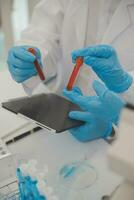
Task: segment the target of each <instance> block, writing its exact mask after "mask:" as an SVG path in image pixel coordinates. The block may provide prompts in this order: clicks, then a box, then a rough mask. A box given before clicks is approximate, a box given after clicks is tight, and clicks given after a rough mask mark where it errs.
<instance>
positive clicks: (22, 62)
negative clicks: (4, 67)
mask: <svg viewBox="0 0 134 200" xmlns="http://www.w3.org/2000/svg"><path fill="white" fill-rule="evenodd" d="M29 48H30V46H16V47H13V48H11V49H10V50H9V53H8V59H7V63H8V67H9V71H10V73H11V75H12V78H13V79H14V80H15V81H16V82H18V83H22V82H23V81H25V80H27V79H29V78H31V77H32V76H35V75H36V74H37V71H36V68H35V66H34V61H35V59H38V62H39V63H40V65H41V66H42V64H41V54H40V51H39V49H38V48H36V47H33V48H34V49H35V51H36V56H34V55H33V54H32V53H30V52H28V51H27V50H28V49H29Z"/></svg>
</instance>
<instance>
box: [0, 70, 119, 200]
mask: <svg viewBox="0 0 134 200" xmlns="http://www.w3.org/2000/svg"><path fill="white" fill-rule="evenodd" d="M0 81H1V84H0V94H1V97H0V101H1V102H2V101H3V100H5V99H8V98H13V97H15V98H16V97H20V96H24V95H25V93H24V91H23V89H22V88H21V86H20V85H18V84H16V83H15V82H14V81H12V79H11V77H10V75H9V73H8V71H6V70H5V71H3V72H1V73H0ZM27 123H28V122H27V120H22V119H19V118H17V116H15V115H13V114H11V113H9V112H7V111H5V110H4V111H3V110H1V109H0V137H2V138H4V137H5V135H8V136H9V135H10V133H12V134H13V133H14V132H16V129H17V130H20V129H22V128H23V129H24V128H26V126H27ZM30 126H32V125H31V123H30ZM12 134H11V135H12ZM11 135H10V139H11ZM108 147H109V145H108V144H107V143H106V142H105V141H103V140H96V141H94V142H89V143H80V142H78V141H77V140H75V138H73V137H72V136H71V135H70V134H69V132H65V133H61V134H57V135H56V134H55V135H54V134H51V133H48V131H46V130H40V131H38V132H35V133H34V134H31V135H29V136H27V137H24V138H22V139H20V140H19V141H17V142H14V143H12V144H10V145H8V148H9V151H10V152H11V153H12V154H13V156H14V157H15V160H18V159H19V160H21V159H22V160H23V159H24V158H25V159H36V160H37V161H38V164H39V166H43V165H44V164H47V165H48V167H49V174H50V176H49V177H51V178H50V179H51V180H53V181H55V179H56V176H55V174H56V173H57V172H58V169H59V168H61V167H62V166H63V165H65V164H67V163H70V162H71V161H76V160H78V161H80V160H82V159H84V157H85V156H87V158H88V160H89V162H90V164H91V165H92V166H93V167H94V168H95V170H96V172H97V180H96V182H95V183H94V184H93V185H92V186H91V187H90V188H87V198H86V199H89V197H90V199H93V200H100V199H101V197H102V196H103V195H105V194H111V193H112V191H113V190H114V189H115V188H116V187H117V186H118V185H119V184H120V181H121V178H120V177H117V176H116V175H115V174H113V173H112V172H110V170H109V168H108V166H107V159H106V158H107V157H106V154H107V150H108ZM10 164H11V163H10ZM1 173H2V170H1ZM86 199H85V200H86ZM77 200H78V199H77ZM81 200H82V199H81Z"/></svg>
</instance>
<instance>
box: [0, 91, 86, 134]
mask: <svg viewBox="0 0 134 200" xmlns="http://www.w3.org/2000/svg"><path fill="white" fill-rule="evenodd" d="M2 106H3V107H4V108H5V109H7V110H9V111H11V112H14V113H15V114H22V115H24V116H25V117H26V118H29V119H31V120H33V121H34V122H36V123H37V124H38V125H39V126H41V127H43V126H44V127H49V128H50V129H52V130H55V131H56V132H57V133H59V132H63V131H65V130H68V129H70V128H73V127H77V126H80V125H82V124H83V123H82V122H80V121H76V120H72V119H70V118H69V117H68V114H69V112H70V111H74V110H75V111H77V110H78V111H80V110H81V109H80V108H79V107H78V106H77V105H75V104H73V103H72V102H70V101H69V100H67V99H65V98H63V97H61V96H58V95H55V94H39V95H34V96H32V97H24V98H19V99H14V100H9V101H8V102H4V103H2Z"/></svg>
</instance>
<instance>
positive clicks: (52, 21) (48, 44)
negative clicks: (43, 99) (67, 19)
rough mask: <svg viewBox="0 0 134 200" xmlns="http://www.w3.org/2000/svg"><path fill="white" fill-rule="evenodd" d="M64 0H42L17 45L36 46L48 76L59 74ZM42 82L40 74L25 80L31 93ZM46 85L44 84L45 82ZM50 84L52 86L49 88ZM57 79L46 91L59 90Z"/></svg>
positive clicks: (25, 87) (25, 86)
mask: <svg viewBox="0 0 134 200" xmlns="http://www.w3.org/2000/svg"><path fill="white" fill-rule="evenodd" d="M64 9H65V5H64V0H42V1H41V2H40V3H39V4H38V5H37V6H36V7H35V9H34V13H33V16H32V20H31V23H30V25H29V27H28V28H27V29H26V30H24V31H23V32H22V35H21V40H20V41H18V43H17V45H30V46H36V47H37V48H39V49H40V51H41V55H42V63H43V72H44V74H45V76H46V77H48V76H51V75H53V74H57V80H59V79H58V75H59V71H60V69H58V62H59V60H60V58H61V47H60V34H61V30H62V23H63V19H64V13H65V10H64ZM40 84H41V81H40V79H39V77H38V76H35V77H32V78H30V79H28V80H27V81H25V82H23V87H24V89H25V91H26V92H27V93H29V94H31V93H32V92H33V91H34V89H35V88H37V87H38V86H39V85H40ZM43 85H44V84H43ZM49 86H50V88H49ZM56 86H57V84H56V80H55V81H53V84H49V85H48V87H45V86H44V89H45V88H46V91H48V90H49V89H50V90H51V91H56V90H58V87H57V88H56Z"/></svg>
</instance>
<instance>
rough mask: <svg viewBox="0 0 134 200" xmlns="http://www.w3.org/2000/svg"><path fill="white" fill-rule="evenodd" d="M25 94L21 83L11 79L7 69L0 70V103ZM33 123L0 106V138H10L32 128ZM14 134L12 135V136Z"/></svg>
mask: <svg viewBox="0 0 134 200" xmlns="http://www.w3.org/2000/svg"><path fill="white" fill-rule="evenodd" d="M22 96H26V94H25V92H24V90H23V88H22V86H21V84H17V83H16V82H15V81H13V80H12V78H11V75H10V73H9V72H8V70H7V69H5V70H3V71H0V103H2V102H3V101H6V100H8V99H12V98H18V97H22ZM34 127H35V125H33V124H31V123H29V122H28V121H27V120H25V119H21V118H18V117H17V116H16V115H14V114H12V113H10V112H8V111H6V110H5V109H3V108H1V107H0V138H4V139H7V140H8V138H9V139H11V138H12V137H14V136H15V135H18V134H21V132H23V131H24V130H22V131H21V129H25V131H27V130H30V129H32V128H34ZM13 135H14V136H13Z"/></svg>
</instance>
